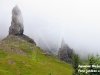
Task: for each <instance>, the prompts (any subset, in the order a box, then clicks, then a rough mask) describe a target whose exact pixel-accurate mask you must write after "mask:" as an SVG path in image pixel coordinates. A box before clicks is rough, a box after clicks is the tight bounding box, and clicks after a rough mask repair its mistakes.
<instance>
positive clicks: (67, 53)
mask: <svg viewBox="0 0 100 75" xmlns="http://www.w3.org/2000/svg"><path fill="white" fill-rule="evenodd" d="M72 56H73V49H71V48H70V47H69V46H68V45H67V44H66V43H65V41H64V40H62V43H61V47H60V49H59V51H58V57H59V59H61V60H63V61H65V62H68V63H72Z"/></svg>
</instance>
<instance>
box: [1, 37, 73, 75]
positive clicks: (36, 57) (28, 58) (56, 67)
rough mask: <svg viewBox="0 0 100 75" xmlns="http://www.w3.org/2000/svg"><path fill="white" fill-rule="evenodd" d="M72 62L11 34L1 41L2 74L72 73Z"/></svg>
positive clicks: (63, 74) (62, 74)
mask: <svg viewBox="0 0 100 75" xmlns="http://www.w3.org/2000/svg"><path fill="white" fill-rule="evenodd" d="M72 73H73V68H72V66H71V65H70V64H67V63H65V62H62V61H60V60H58V59H57V58H55V57H53V56H50V55H47V54H45V53H44V52H43V51H42V50H41V49H40V48H39V47H37V46H36V45H35V44H32V43H29V42H27V41H25V40H23V39H22V38H19V37H18V36H14V35H10V36H8V37H7V38H5V39H4V40H2V41H1V42H0V75H72Z"/></svg>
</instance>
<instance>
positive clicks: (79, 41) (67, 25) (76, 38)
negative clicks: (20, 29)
mask: <svg viewBox="0 0 100 75" xmlns="http://www.w3.org/2000/svg"><path fill="white" fill-rule="evenodd" d="M15 5H18V6H19V8H20V9H21V11H22V15H23V20H24V28H25V29H24V30H25V31H24V34H26V35H28V36H30V37H31V38H33V39H34V40H35V42H36V43H37V45H38V46H40V47H42V48H43V49H44V48H45V49H49V50H52V51H56V50H58V49H59V47H60V45H61V41H62V39H64V40H65V42H66V43H67V44H68V45H69V47H71V48H73V49H74V50H75V51H76V52H77V53H79V54H80V55H81V56H85V55H84V54H90V53H92V54H100V1H99V0H16V1H14V0H0V37H1V38H4V37H6V36H7V35H8V31H9V26H10V25H11V12H12V8H13V7H14V6H15ZM83 52H84V53H83Z"/></svg>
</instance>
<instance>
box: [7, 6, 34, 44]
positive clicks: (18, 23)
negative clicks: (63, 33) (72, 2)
mask: <svg viewBox="0 0 100 75" xmlns="http://www.w3.org/2000/svg"><path fill="white" fill-rule="evenodd" d="M23 33H24V26H23V18H22V14H21V11H20V9H19V8H18V6H15V7H14V8H13V10H12V21H11V26H10V27H9V35H8V36H10V35H14V36H18V37H19V38H21V39H23V40H26V41H27V42H30V43H33V44H36V43H35V42H34V40H33V39H31V38H30V37H28V36H27V35H25V34H23Z"/></svg>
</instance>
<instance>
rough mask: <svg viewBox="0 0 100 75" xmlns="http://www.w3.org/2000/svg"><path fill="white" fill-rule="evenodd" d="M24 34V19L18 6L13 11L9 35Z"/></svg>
mask: <svg viewBox="0 0 100 75" xmlns="http://www.w3.org/2000/svg"><path fill="white" fill-rule="evenodd" d="M23 32H24V26H23V18H22V14H21V11H20V9H19V8H18V6H15V7H14V8H13V10H12V22H11V26H10V28H9V35H22V34H23Z"/></svg>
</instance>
